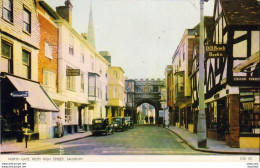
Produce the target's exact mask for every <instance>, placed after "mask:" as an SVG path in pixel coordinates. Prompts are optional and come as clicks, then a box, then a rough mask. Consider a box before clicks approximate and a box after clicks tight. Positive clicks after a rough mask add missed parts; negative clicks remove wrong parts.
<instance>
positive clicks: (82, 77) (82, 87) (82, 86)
mask: <svg viewBox="0 0 260 168" xmlns="http://www.w3.org/2000/svg"><path fill="white" fill-rule="evenodd" d="M80 79H81V82H80V88H81V91H82V92H84V89H85V88H84V74H83V73H82V74H80Z"/></svg>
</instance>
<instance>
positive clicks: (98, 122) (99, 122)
mask: <svg viewBox="0 0 260 168" xmlns="http://www.w3.org/2000/svg"><path fill="white" fill-rule="evenodd" d="M94 123H95V124H102V123H103V120H95V121H94Z"/></svg>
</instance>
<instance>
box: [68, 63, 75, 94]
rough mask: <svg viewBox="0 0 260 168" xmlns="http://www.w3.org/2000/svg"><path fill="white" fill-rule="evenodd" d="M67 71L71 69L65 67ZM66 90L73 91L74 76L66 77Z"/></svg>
mask: <svg viewBox="0 0 260 168" xmlns="http://www.w3.org/2000/svg"><path fill="white" fill-rule="evenodd" d="M67 69H72V68H71V67H69V66H67ZM66 88H67V89H68V90H75V76H67V81H66Z"/></svg>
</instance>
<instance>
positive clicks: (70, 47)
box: [69, 35, 74, 56]
mask: <svg viewBox="0 0 260 168" xmlns="http://www.w3.org/2000/svg"><path fill="white" fill-rule="evenodd" d="M69 54H70V55H71V56H73V55H74V38H73V36H72V35H70V37H69Z"/></svg>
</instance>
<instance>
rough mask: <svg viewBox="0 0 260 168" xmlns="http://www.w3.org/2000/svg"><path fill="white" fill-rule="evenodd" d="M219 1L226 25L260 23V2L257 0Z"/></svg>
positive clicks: (254, 24)
mask: <svg viewBox="0 0 260 168" xmlns="http://www.w3.org/2000/svg"><path fill="white" fill-rule="evenodd" d="M220 3H221V6H222V8H223V11H224V15H225V16H226V19H227V24H228V25H234V26H239V25H243V26H259V25H260V23H259V22H260V3H259V2H258V1H257V0H220Z"/></svg>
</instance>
